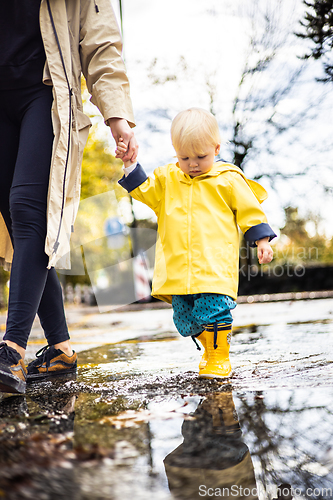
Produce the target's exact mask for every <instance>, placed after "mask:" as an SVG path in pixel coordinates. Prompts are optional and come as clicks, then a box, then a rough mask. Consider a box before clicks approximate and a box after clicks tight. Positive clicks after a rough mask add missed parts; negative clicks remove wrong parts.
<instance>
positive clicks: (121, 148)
mask: <svg viewBox="0 0 333 500" xmlns="http://www.w3.org/2000/svg"><path fill="white" fill-rule="evenodd" d="M126 151H127V146H126V145H125V143H124V140H123V138H122V137H120V138H119V141H118V144H117V149H116V158H121V159H122V158H124V156H125V154H126ZM124 165H125V167H129V166H131V165H133V161H131V160H127V161H124Z"/></svg>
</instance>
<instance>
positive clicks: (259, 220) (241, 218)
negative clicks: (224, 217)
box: [230, 173, 276, 246]
mask: <svg viewBox="0 0 333 500" xmlns="http://www.w3.org/2000/svg"><path fill="white" fill-rule="evenodd" d="M230 175H231V177H232V180H231V209H232V211H233V212H234V214H235V218H236V222H237V224H238V226H239V227H240V229H241V231H242V233H243V234H244V238H245V240H246V241H247V242H248V243H249V244H250V246H256V243H255V242H256V241H258V240H261V239H262V238H266V237H268V238H269V241H271V240H272V239H273V238H275V237H276V234H275V233H274V231H273V230H272V228H271V227H270V225H269V224H268V223H267V218H266V215H265V213H264V211H263V210H262V208H261V206H260V202H259V199H258V198H257V196H256V193H255V191H254V190H253V189H252V188H251V187H250V185H251V186H252V185H253V184H248V183H247V182H246V180H245V179H244V178H243V177H242V176H241V175H239V174H238V173H230ZM260 187H261V186H260ZM261 189H263V188H262V187H261Z"/></svg>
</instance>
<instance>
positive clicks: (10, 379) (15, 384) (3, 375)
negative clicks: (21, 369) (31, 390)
mask: <svg viewBox="0 0 333 500" xmlns="http://www.w3.org/2000/svg"><path fill="white" fill-rule="evenodd" d="M25 388H26V383H25V382H23V380H20V379H19V378H18V377H15V376H14V375H12V376H11V375H10V374H9V373H7V372H4V371H2V370H0V392H7V393H9V394H25Z"/></svg>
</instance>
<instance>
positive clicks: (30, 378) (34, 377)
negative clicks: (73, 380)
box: [27, 367, 77, 382]
mask: <svg viewBox="0 0 333 500" xmlns="http://www.w3.org/2000/svg"><path fill="white" fill-rule="evenodd" d="M76 373H77V367H75V368H69V369H66V370H57V371H53V372H51V371H50V372H45V373H32V374H30V375H29V374H28V375H27V382H37V381H42V380H48V379H50V378H55V377H61V376H62V377H63V376H65V375H76Z"/></svg>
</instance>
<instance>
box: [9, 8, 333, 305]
mask: <svg viewBox="0 0 333 500" xmlns="http://www.w3.org/2000/svg"><path fill="white" fill-rule="evenodd" d="M112 4H113V6H114V9H115V12H116V15H117V18H118V22H119V26H120V27H121V29H122V32H123V40H124V53H123V56H124V59H125V63H126V66H127V71H128V75H129V79H130V83H131V95H132V101H133V105H134V112H135V116H136V121H137V127H136V129H135V132H136V137H137V139H138V142H139V145H140V152H139V161H140V163H141V164H142V165H143V166H144V168H145V169H146V171H147V172H148V173H152V171H153V169H154V168H156V167H158V166H160V165H163V164H166V163H168V162H173V161H174V151H173V149H172V146H171V141H170V133H169V130H170V125H171V120H172V119H173V117H174V116H175V115H176V114H177V113H178V112H179V111H180V110H182V109H185V108H188V107H191V106H199V107H203V108H205V109H208V110H210V111H211V112H212V113H213V114H214V115H215V116H216V118H217V120H218V123H219V126H220V130H221V135H222V138H223V144H222V148H221V154H220V158H221V159H224V160H226V161H228V162H232V163H235V164H236V165H238V166H239V167H240V168H242V169H243V170H244V172H245V174H246V176H247V177H249V178H252V179H256V180H258V181H259V182H260V183H261V184H262V185H263V186H264V187H265V188H266V189H267V191H268V193H269V198H268V200H267V201H265V202H264V209H265V211H266V214H267V216H268V220H269V222H270V224H271V226H272V227H273V229H274V230H275V232H276V233H277V234H278V235H279V238H278V239H276V240H275V242H273V244H274V251H275V259H274V261H273V263H272V264H271V265H269V266H261V267H258V265H257V264H256V257H255V253H253V252H251V251H249V250H248V249H247V248H246V247H245V246H244V245H243V244H242V249H241V254H240V269H241V273H240V293H241V294H250V293H252V294H253V293H273V292H280V291H303V290H329V289H332V288H333V224H332V221H331V214H332V212H333V202H332V190H333V171H332V159H333V155H332V151H333V148H332V142H333V120H332V103H333V93H332V88H333V87H332V86H333V71H332V63H331V61H332V59H330V58H332V56H331V55H330V54H332V51H331V49H332V43H333V42H332V40H333V34H332V33H333V28H332V25H333V21H332V19H333V13H332V12H333V5H332V0H319V1H316V0H311V1H309V2H306V3H305V2H303V1H302V0H274V1H273V0H272V1H270V0H247V1H246V2H244V1H241V0H232V1H231V0H205V1H202V0H178V1H176V0H169V1H168V2H165V1H162V0H140V1H138V0H112ZM82 91H83V95H84V100H85V111H86V113H87V114H89V115H90V117H91V119H92V121H93V124H94V125H93V127H92V130H91V134H90V138H89V141H88V144H87V147H86V150H85V154H84V162H83V179H82V196H81V198H82V202H81V207H80V211H79V215H78V219H77V222H76V227H75V233H74V237H73V241H72V247H73V252H72V254H73V268H72V270H71V271H70V272H68V273H66V274H61V275H60V278H61V281H62V283H63V286H64V289H66V286H67V287H68V286H71V287H72V288H71V290H73V287H74V286H75V285H76V284H81V285H86V286H88V287H90V286H91V285H92V286H93V288H94V292H95V295H96V293H97V295H98V294H99V295H98V296H99V299H98V300H97V302H99V301H101V303H102V302H103V300H105V301H106V302H108V300H109V298H110V296H114V295H115V290H118V291H119V290H123V289H124V288H126V287H125V284H126V286H127V285H128V287H129V288H128V291H126V292H125V294H124V295H122V296H120V295H119V293H118V294H117V295H118V299H119V302H120V303H124V302H127V303H130V302H132V301H134V300H138V299H139V300H140V299H142V298H144V296H145V294H146V296H147V288H146V286H145V284H144V286H143V289H142V290H141V292H140V291H139V292H137V291H135V281H136V280H137V276H140V277H143V278H142V280H143V282H146V281H147V280H148V281H149V280H150V279H151V275H152V267H153V255H154V248H153V246H154V241H155V238H156V218H155V216H154V214H153V213H152V212H151V211H150V209H148V208H146V207H145V206H144V205H142V204H140V203H139V202H135V201H134V202H133V203H131V202H130V199H129V197H128V195H127V194H126V193H124V192H123V191H122V189H121V188H120V187H119V186H118V185H117V181H118V179H119V178H120V177H121V176H122V164H121V162H119V161H117V160H115V159H114V156H113V153H114V149H115V145H114V142H113V139H112V137H111V134H110V131H109V130H108V129H107V127H106V126H105V125H104V124H103V119H102V117H101V116H100V114H99V112H98V110H97V109H96V108H95V107H94V106H93V105H92V104H91V103H90V102H89V96H88V93H87V91H86V89H85V85H84V81H83V82H82ZM137 256H139V257H138V258H137V259H136V260H135V259H134V260H133V258H135V257H137ZM8 279H9V274H8V273H4V272H3V271H1V274H0V280H1V282H0V305H1V306H3V307H4V306H5V305H6V300H7V295H8ZM140 279H141V278H140ZM133 287H134V288H133ZM82 290H83V288H82ZM71 293H72V292H71ZM80 293H81V292H80ZM140 294H141V295H140ZM81 295H82V297H83V296H84V293H83V291H82V294H81ZM87 296H89V297H90V298H89V301H91V302H92V303H93V302H94V299H93V298H92V296H91V294H90V295H89V294H86V297H87ZM102 297H104V298H102ZM78 300H79V299H78ZM83 300H88V299H87V298H86V299H83Z"/></svg>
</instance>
